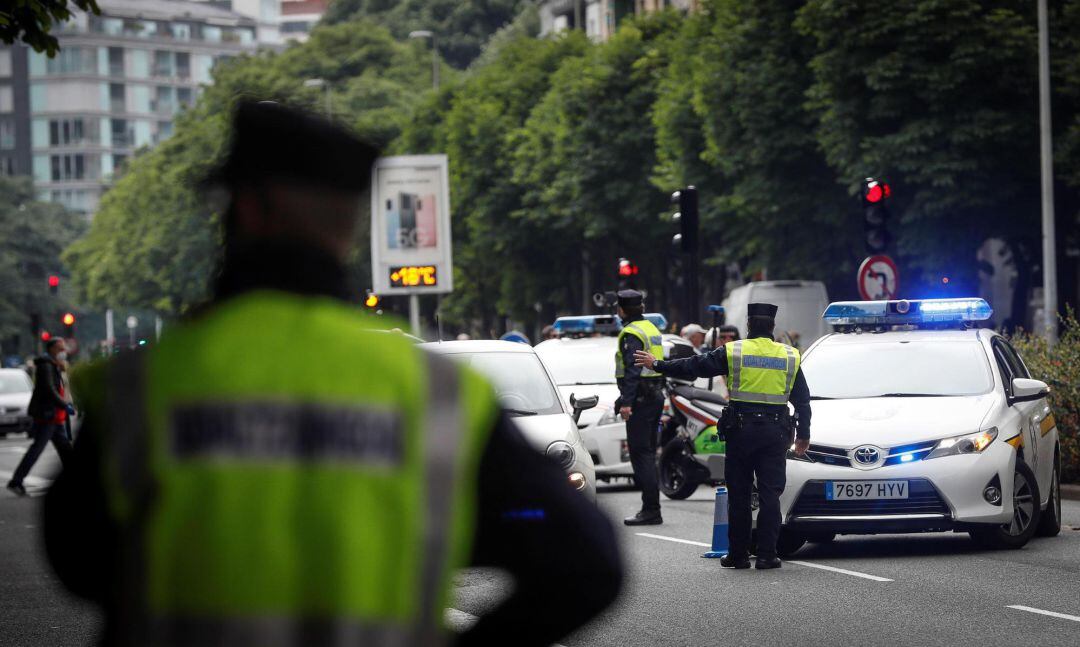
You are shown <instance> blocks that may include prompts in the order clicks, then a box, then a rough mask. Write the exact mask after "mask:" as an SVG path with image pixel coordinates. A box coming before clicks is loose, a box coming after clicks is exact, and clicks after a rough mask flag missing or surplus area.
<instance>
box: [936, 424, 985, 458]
mask: <svg viewBox="0 0 1080 647" xmlns="http://www.w3.org/2000/svg"><path fill="white" fill-rule="evenodd" d="M997 435H998V430H997V427H991V428H989V429H986V430H984V431H980V432H979V433H976V434H965V435H963V436H956V437H954V438H945V439H944V440H939V441H938V444H937V446H935V447H934V449H933V451H931V452H930V453H929V454H927V455H926V459H924V460H927V459H931V458H940V457H942V456H956V455H959V454H979V453H982V451H983V450H984V449H986V448H987V447H989V446H990V443H992V442H994V439H995V438H997Z"/></svg>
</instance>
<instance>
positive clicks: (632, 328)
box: [615, 290, 664, 526]
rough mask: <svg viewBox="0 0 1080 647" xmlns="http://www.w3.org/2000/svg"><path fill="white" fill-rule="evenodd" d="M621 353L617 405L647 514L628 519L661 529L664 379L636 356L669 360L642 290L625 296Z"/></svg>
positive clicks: (643, 511) (621, 303) (617, 368)
mask: <svg viewBox="0 0 1080 647" xmlns="http://www.w3.org/2000/svg"><path fill="white" fill-rule="evenodd" d="M618 296H619V318H620V319H622V325H623V328H622V331H621V332H619V341H618V344H617V346H618V350H616V351H615V381H616V383H617V384H618V385H619V399H618V400H617V401H616V402H615V406H616V407H618V408H619V415H621V416H622V419H623V420H625V421H626V444H627V446H628V448H629V450H630V464H631V466H632V467H633V468H634V481H636V482H637V484H638V486H639V487H640V488H641V510H640V511H639V512H638V513H637V514H635V515H634V516H632V517H627V518H626V519H624V520H623V523H625V524H626V525H628V526H646V525H656V524H661V523H663V522H664V520H663V518H662V517H661V516H660V487H659V484H658V483H657V481H656V434H657V427H658V426H659V425H660V414H661V413H662V412H663V410H664V390H663V388H664V378H663V376H662V375H660V374H659V373H657V372H656V371H654V370H652V369H650V368H643V367H641V366H639V365H637V364H635V363H634V353H636V352H637V353H644V354H646V355H648V356H649V357H652V358H654V359H663V358H664V347H663V338H662V336H661V334H660V331H659V330H657V329H656V326H654V325H653V324H652V322H651V321H649V320H648V319H646V318H645V317H644V315H643V314H642V313H643V312H644V297H643V296H642V294H641V293H640V292H638V291H636V290H623V291H621V292H619V295H618Z"/></svg>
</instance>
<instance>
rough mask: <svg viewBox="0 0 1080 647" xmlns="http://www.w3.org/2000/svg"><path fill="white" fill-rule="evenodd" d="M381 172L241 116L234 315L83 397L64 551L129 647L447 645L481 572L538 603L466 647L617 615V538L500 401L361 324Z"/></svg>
mask: <svg viewBox="0 0 1080 647" xmlns="http://www.w3.org/2000/svg"><path fill="white" fill-rule="evenodd" d="M375 157H376V151H375V150H373V149H371V148H370V147H368V146H367V145H365V144H363V143H361V142H360V141H358V140H356V139H355V138H354V137H353V136H352V135H351V134H350V133H349V132H347V131H346V130H344V129H342V128H340V127H338V126H336V125H333V124H331V123H329V122H327V121H324V120H322V119H318V118H316V117H314V116H310V115H308V114H305V113H301V112H298V111H294V110H291V109H287V108H285V107H282V106H279V105H277V104H272V103H260V104H254V103H245V104H243V105H241V106H240V107H239V109H238V111H237V115H236V121H235V127H234V136H233V145H232V150H231V153H230V155H229V157H228V160H227V162H226V163H225V164H224V166H223V167H222V168H221V169H220V172H219V173H218V174H217V177H218V180H219V181H220V182H221V183H222V184H223V185H224V187H225V188H227V190H228V192H229V207H228V210H227V213H226V215H225V219H226V222H225V257H224V263H223V267H222V271H221V275H220V277H219V279H218V281H217V285H216V291H215V299H214V301H213V303H212V304H211V305H210V306H209V307H207V308H206V309H204V310H203V311H201V312H199V313H197V314H196V315H195V316H193V317H192V318H190V320H188V321H186V322H184V323H182V324H178V325H177V326H175V327H174V328H172V329H170V330H169V331H167V332H166V335H165V336H163V337H162V339H161V342H160V344H158V345H156V346H154V347H152V348H150V349H149V350H146V351H142V352H139V353H132V354H127V355H121V356H119V357H117V358H115V359H114V360H111V361H109V362H107V363H102V364H96V365H92V366H90V367H88V368H87V369H85V370H84V371H83V372H81V373H76V376H75V380H76V381H77V382H78V383H79V384H81V385H82V386H81V388H78V389H77V390H76V392H77V393H79V394H80V395H81V396H85V402H83V405H84V406H85V411H86V418H85V423H84V427H83V429H82V434H81V435H80V437H79V441H78V443H77V444H76V446H75V450H74V452H75V456H74V458H73V460H72V462H71V465H70V466H69V467H67V468H65V471H64V472H63V474H62V475H61V476H60V478H59V479H58V481H57V482H56V484H55V486H54V487H53V488H52V490H51V491H50V492H49V496H48V499H47V501H46V527H45V533H46V547H47V549H48V553H49V557H50V560H51V561H52V563H53V566H54V567H55V568H56V570H57V572H58V573H59V575H60V577H61V579H62V580H63V582H64V583H65V584H66V585H67V586H68V587H69V588H71V589H72V590H73V591H75V592H76V593H78V594H80V595H82V596H85V597H88V598H90V599H91V600H94V601H96V602H98V603H99V604H101V605H102V606H103V607H104V610H105V614H106V619H107V622H106V634H105V636H104V637H103V641H104V642H105V643H106V644H125V645H156V644H167V645H225V644H228V645H260V646H261V645H335V644H350V645H395V646H397V645H403V646H404V645H409V646H411V645H424V646H426V645H438V644H443V643H445V642H448V636H447V635H446V634H445V633H444V631H443V620H442V619H443V613H444V609H445V608H446V607H447V605H448V604H450V602H451V600H450V599H449V594H450V592H451V575H452V572H453V570H454V569H455V568H457V567H461V566H465V565H467V564H469V563H470V554H471V555H472V560H471V561H472V563H474V564H483V565H493V566H497V567H502V568H504V569H506V570H508V571H509V572H510V574H511V575H512V576H513V577H514V578H515V580H516V583H515V584H516V588H515V590H514V593H513V594H512V595H511V596H510V597H509V598H508V599H507V600H506V601H505V602H503V603H502V604H501V605H500V606H498V607H496V608H495V609H494V610H493V611H492V612H491V613H489V614H488V615H485V616H484V617H482V618H480V620H479V621H478V622H477V623H476V624H475V625H474V626H473V627H472V628H471V630H470V631H468V632H467V633H466V634H465V635H463V636H461V638H460V644H492V643H495V644H514V645H524V644H528V645H547V644H550V643H551V642H553V641H555V640H557V639H558V638H559V637H561V636H563V635H565V634H567V633H569V632H570V631H572V630H573V629H575V628H577V627H578V626H580V625H582V624H583V623H585V622H586V621H587V620H588V619H590V618H591V617H592V616H593V615H594V614H596V613H597V612H599V611H600V610H601V609H603V608H604V607H605V606H607V604H608V603H609V602H610V601H611V600H612V599H613V598H614V597H615V595H616V593H617V591H618V588H619V583H620V576H621V575H620V573H621V570H620V569H621V566H620V563H619V558H618V555H617V552H616V548H615V538H614V533H613V531H612V528H611V526H610V524H609V523H607V522H606V520H605V519H604V518H603V517H602V516H601V514H600V513H599V512H598V511H597V510H596V508H595V506H593V505H591V504H590V503H588V502H587V501H586V500H585V499H584V498H583V497H581V496H579V495H578V494H577V493H576V492H574V491H572V490H571V487H570V485H569V484H568V483H567V482H566V476H565V475H564V474H563V473H562V472H561V470H559V468H558V467H557V466H555V465H554V464H553V463H551V462H550V461H548V460H547V459H546V458H544V457H543V456H541V455H539V454H538V453H537V452H535V451H533V450H532V449H531V448H529V447H528V446H527V445H526V444H525V442H524V440H523V439H522V437H521V436H520V435H519V434H518V432H517V431H515V429H514V428H513V427H512V426H511V425H510V424H509V423H508V421H507V420H508V419H507V418H506V417H504V416H503V415H501V414H500V412H499V410H498V408H497V406H496V403H495V399H494V395H493V392H492V391H491V389H490V388H489V387H488V386H487V384H486V383H485V382H484V381H483V380H481V379H480V378H479V377H478V376H477V375H475V374H474V373H472V372H471V371H468V370H465V369H463V368H461V367H459V366H457V365H452V364H450V363H448V362H447V361H445V360H442V359H440V358H438V357H433V356H430V355H428V354H426V353H424V352H422V351H420V350H419V349H417V348H416V347H415V346H414V345H413V344H412V343H410V341H409V340H408V339H407V338H406V337H404V336H401V335H392V334H386V333H379V332H374V331H370V330H369V329H372V328H375V327H377V326H378V324H377V323H376V322H374V321H372V320H370V319H367V318H366V315H364V314H362V313H359V312H358V309H357V308H355V307H352V306H350V305H349V304H347V303H346V301H345V300H346V298H348V297H349V294H350V292H349V290H348V289H347V287H346V282H345V272H344V265H343V264H344V261H345V258H346V255H347V254H348V252H349V249H350V247H351V241H352V240H353V233H354V228H355V223H356V219H357V216H358V213H359V207H360V204H361V198H362V196H363V194H364V192H365V191H366V189H367V185H368V180H369V178H370V169H371V165H372V162H373V160H374V159H375ZM571 581H577V582H587V583H588V585H587V586H580V587H574V592H573V594H572V595H567V594H566V585H567V582H571Z"/></svg>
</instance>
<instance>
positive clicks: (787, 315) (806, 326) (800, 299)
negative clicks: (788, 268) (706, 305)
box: [723, 281, 832, 350]
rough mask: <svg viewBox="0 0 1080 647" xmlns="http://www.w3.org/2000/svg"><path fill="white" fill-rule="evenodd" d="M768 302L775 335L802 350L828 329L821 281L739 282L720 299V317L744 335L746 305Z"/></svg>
mask: <svg viewBox="0 0 1080 647" xmlns="http://www.w3.org/2000/svg"><path fill="white" fill-rule="evenodd" d="M750 303H771V304H773V305H777V306H780V310H779V312H777V313H776V338H777V340H779V341H783V342H789V340H790V343H792V344H793V345H794V346H795V347H797V348H799V349H801V350H805V349H807V348H809V347H810V344H813V343H814V342H815V341H817V339H818V338H819V337H821V336H822V335H824V334H826V333H829V332H832V331H831V330H830V329H829V325H828V324H827V323H825V321H824V320H823V319H822V318H821V314H822V313H823V312H825V308H826V307H827V306H828V305H829V295H828V294H827V293H826V291H825V284H824V283H822V282H821V281H756V282H753V283H747V284H746V285H740V286H739V287H737V288H735V289H734V290H732V291H731V293H730V294H729V295H728V297H727V298H726V299H724V303H723V305H724V319H725V321H727V323H729V324H731V325H733V326H735V327H737V328H738V329H739V335H740V336H742V337H743V338H745V337H746V306H747V305H748V304H750Z"/></svg>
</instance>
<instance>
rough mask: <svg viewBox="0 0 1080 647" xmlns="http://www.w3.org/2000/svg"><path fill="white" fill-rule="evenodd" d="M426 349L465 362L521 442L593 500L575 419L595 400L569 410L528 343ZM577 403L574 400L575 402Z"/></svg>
mask: <svg viewBox="0 0 1080 647" xmlns="http://www.w3.org/2000/svg"><path fill="white" fill-rule="evenodd" d="M421 347H422V348H424V349H425V350H428V351H431V352H434V353H438V354H441V355H447V356H449V357H451V358H453V359H454V360H457V361H461V362H465V363H467V364H468V365H469V366H470V367H471V368H472V369H473V370H475V371H476V372H478V373H480V374H481V375H484V376H485V377H487V378H488V380H489V381H490V382H491V384H492V386H494V387H495V392H496V394H497V397H498V399H499V404H500V405H501V406H502V407H503V409H504V410H505V411H506V412H507V413H508V414H509V415H510V416H511V418H512V419H513V421H514V423H515V424H516V425H517V427H518V428H519V429H520V430H521V432H522V435H524V436H525V440H526V441H527V442H528V443H529V444H531V445H532V446H533V447H535V448H536V449H537V451H540V452H543V453H545V454H546V455H547V456H548V457H549V458H551V459H552V460H554V461H556V462H557V463H558V464H559V465H560V466H561V467H562V468H563V469H564V470H566V474H567V480H568V482H569V485H570V486H571V487H573V488H574V489H576V490H579V491H581V492H582V493H583V494H584V495H585V496H586V497H588V498H589V499H590V500H592V501H595V500H596V471H595V468H594V467H593V460H592V457H590V456H589V452H587V451H586V450H585V445H584V444H583V443H582V441H581V436H580V434H579V433H578V428H577V424H576V423H575V417H576V416H578V415H580V412H581V411H582V410H584V409H586V408H589V406H590V405H591V406H595V401H591V402H584V403H577V407H578V408H577V410H576V411H575V410H574V408H573V407H571V406H567V404H566V403H564V402H563V399H562V398H561V397H559V393H558V391H557V390H556V388H555V384H554V382H553V381H552V379H551V375H549V374H548V371H547V369H546V368H545V367H544V364H543V363H542V362H541V361H540V358H539V357H537V355H536V351H534V350H533V349H532V347H531V346H529V345H528V344H519V343H514V342H508V341H493V340H483V341H481V340H470V341H446V342H432V343H427V344H422V345H421ZM575 402H576V400H575Z"/></svg>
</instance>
